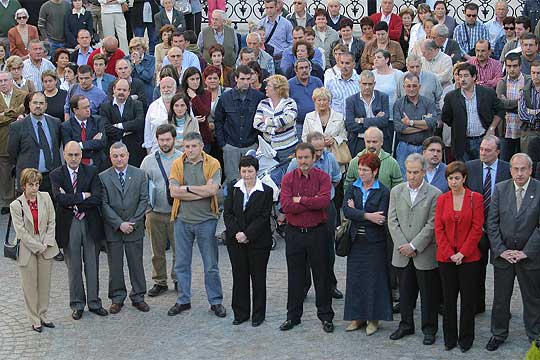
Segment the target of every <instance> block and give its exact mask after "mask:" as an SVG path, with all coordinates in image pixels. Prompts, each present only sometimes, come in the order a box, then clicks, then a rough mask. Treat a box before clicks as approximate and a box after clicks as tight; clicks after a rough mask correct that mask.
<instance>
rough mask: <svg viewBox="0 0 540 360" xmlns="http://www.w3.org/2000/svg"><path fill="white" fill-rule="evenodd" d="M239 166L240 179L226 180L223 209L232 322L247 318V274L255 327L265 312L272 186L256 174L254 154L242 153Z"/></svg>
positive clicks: (257, 168)
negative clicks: (251, 295)
mask: <svg viewBox="0 0 540 360" xmlns="http://www.w3.org/2000/svg"><path fill="white" fill-rule="evenodd" d="M239 168H240V177H241V179H240V180H239V181H233V182H231V183H230V184H229V186H228V188H227V190H228V191H227V197H226V199H225V206H224V207H225V209H224V212H223V218H224V220H225V227H226V241H227V249H228V250H229V258H230V260H231V266H232V275H233V291H232V305H231V306H232V309H233V312H234V321H233V325H240V324H241V323H243V322H245V321H247V320H249V317H250V299H249V293H250V291H249V280H250V278H251V285H252V288H253V311H252V313H251V314H252V315H251V325H252V326H253V327H257V326H259V325H261V324H262V323H263V321H264V318H265V315H266V266H267V265H268V258H269V257H270V248H271V247H272V230H271V228H270V212H271V210H272V201H273V190H272V188H271V187H269V186H267V185H265V184H263V183H262V182H261V180H259V179H258V178H257V171H258V170H259V161H258V160H257V159H256V158H254V157H252V156H245V157H243V158H242V159H240V165H239Z"/></svg>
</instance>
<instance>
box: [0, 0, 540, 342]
mask: <svg viewBox="0 0 540 360" xmlns="http://www.w3.org/2000/svg"><path fill="white" fill-rule="evenodd" d="M21 3H24V1H22V0H0V18H1V19H2V22H1V23H0V40H4V41H6V42H4V43H3V44H1V45H0V67H1V68H0V93H1V95H2V97H1V98H0V202H1V204H0V206H1V207H2V209H1V212H2V214H3V215H5V214H8V213H10V216H11V218H12V220H13V226H14V228H15V231H16V239H18V240H20V251H19V256H18V260H17V263H18V265H19V269H20V275H21V276H20V278H21V282H22V288H23V293H24V299H25V305H26V309H27V313H28V317H29V320H30V322H31V324H32V329H33V330H35V331H37V332H42V331H43V328H44V327H46V328H54V326H55V325H54V323H53V322H52V321H51V320H50V319H49V317H48V314H47V309H48V304H49V290H50V289H49V287H50V276H51V261H53V260H52V259H54V260H56V261H63V260H65V263H66V267H67V274H68V282H69V306H70V308H71V310H72V314H71V316H72V318H73V319H74V320H80V319H81V318H82V317H83V314H84V310H85V308H86V307H88V310H89V311H90V312H92V313H95V314H97V315H99V316H107V315H108V314H109V313H110V314H116V313H118V312H120V311H122V308H123V305H124V303H125V301H126V298H127V297H128V296H129V299H130V301H131V304H132V305H133V306H134V307H135V308H136V309H138V310H140V311H142V312H147V311H149V310H150V306H149V305H148V303H147V302H146V301H145V296H146V295H148V296H150V297H156V296H159V295H161V294H163V293H165V292H167V291H168V289H169V284H172V285H173V286H174V288H175V290H176V291H177V293H178V297H177V300H176V302H175V304H174V305H173V306H172V307H171V308H170V309H169V310H168V315H170V316H175V315H178V314H180V313H182V312H184V311H188V310H189V309H190V308H191V275H192V274H191V268H192V252H193V245H194V242H195V241H196V243H197V246H198V248H199V252H200V254H201V257H202V260H203V266H204V282H205V288H206V294H207V300H208V303H209V304H210V308H211V310H212V311H213V312H214V314H215V315H216V316H218V317H226V314H227V312H226V309H225V307H224V306H223V289H222V283H221V277H220V269H219V265H218V241H217V238H216V236H215V234H216V226H217V222H218V219H219V217H220V216H223V219H224V222H225V227H226V232H225V235H224V242H225V244H226V245H227V250H228V253H229V258H230V262H231V265H232V275H233V289H232V304H231V306H232V310H233V313H234V321H233V324H234V325H239V324H242V323H244V322H246V321H248V320H249V319H251V324H252V326H254V327H257V326H259V325H261V324H262V323H263V322H264V320H265V312H266V273H267V264H268V259H269V256H270V250H271V248H272V236H273V235H272V227H271V221H270V220H271V217H272V216H274V215H273V214H274V213H276V212H277V213H278V215H277V216H276V217H277V221H278V222H279V223H280V224H283V225H284V226H285V244H286V252H285V253H286V258H287V272H288V277H287V317H286V320H285V321H284V322H283V324H282V325H281V326H280V330H282V331H287V330H291V329H292V328H294V327H295V326H297V325H298V324H300V322H301V318H302V312H303V302H304V299H305V297H306V295H307V293H308V291H309V289H310V287H311V284H312V277H313V285H314V287H315V294H316V306H317V316H318V318H319V319H320V321H321V323H322V328H323V330H324V331H325V332H333V331H334V324H333V318H334V316H335V314H334V311H333V308H332V299H341V298H344V301H345V309H344V314H343V317H344V319H345V320H348V321H350V323H349V324H348V326H347V328H346V330H347V331H355V330H358V329H361V328H363V327H365V331H366V334H367V335H372V334H374V333H376V332H377V330H378V329H379V325H380V322H381V321H391V320H393V317H394V314H397V313H399V314H400V316H401V320H400V322H399V326H398V328H397V329H396V330H395V331H394V332H392V334H391V335H390V339H392V340H398V339H401V338H403V337H405V336H408V335H411V334H414V332H415V324H414V316H413V312H414V309H415V307H416V303H417V298H418V294H420V301H421V308H420V310H421V330H422V333H423V335H424V339H423V344H424V345H427V346H429V345H432V344H434V343H435V342H436V335H437V332H438V329H439V326H438V322H439V318H438V313H440V314H441V315H442V330H443V335H444V347H445V349H446V350H452V349H453V348H455V347H456V346H459V348H460V349H461V351H462V352H466V351H468V350H469V349H470V348H471V347H472V346H473V342H474V337H475V335H474V334H475V331H474V330H475V316H476V315H477V314H480V313H484V312H485V311H486V310H487V309H489V304H486V291H493V292H494V293H493V302H492V306H491V333H492V337H491V338H490V339H489V341H488V343H487V345H486V349H487V350H489V351H494V350H497V348H498V347H499V346H500V345H501V344H503V343H504V341H505V340H506V339H507V337H508V332H509V319H510V299H511V296H512V292H513V288H514V287H513V284H514V279H515V278H516V277H517V279H518V281H519V285H520V287H519V289H520V291H521V296H522V299H523V320H524V324H525V331H526V335H527V337H528V339H529V340H530V341H533V340H538V339H539V336H540V290H539V289H540V274H539V270H538V269H539V268H540V267H539V266H538V264H539V261H540V234H539V233H538V229H539V228H540V203H539V202H540V183H539V182H538V180H536V178H538V177H539V175H540V170H539V169H538V166H537V165H538V162H539V161H540V151H539V149H540V55H539V54H538V38H539V35H540V25H537V24H536V22H537V21H538V19H536V18H535V17H534V16H536V15H535V14H537V10H534V9H533V5H531V4H529V3H530V2H529V1H527V2H526V6H525V8H524V10H523V14H522V15H521V16H517V17H513V16H509V15H508V14H509V9H508V5H507V3H506V2H505V1H498V2H497V3H496V4H495V17H494V18H493V19H492V20H490V21H489V22H487V23H486V24H484V23H482V22H481V21H480V20H479V19H478V15H479V13H478V12H479V7H478V5H477V4H475V3H467V4H465V6H464V10H463V16H464V19H465V22H464V23H460V24H457V23H456V21H455V19H454V18H453V17H450V16H448V7H447V5H448V4H447V3H446V2H444V1H441V0H438V1H435V2H423V3H420V4H417V7H416V8H413V7H406V6H404V7H403V8H402V9H401V10H400V11H399V13H395V12H394V11H395V9H396V7H395V4H394V1H393V0H382V3H381V9H380V10H381V12H379V13H374V14H371V15H370V16H366V17H363V18H362V19H355V20H359V23H360V29H361V31H362V35H361V37H358V38H357V37H355V36H354V34H353V28H354V22H353V20H351V19H349V18H347V17H346V16H344V15H342V14H340V3H339V1H338V0H328V2H327V4H326V8H325V9H324V8H317V9H315V11H314V14H313V15H312V14H310V13H309V12H308V7H307V3H306V0H294V2H293V4H292V7H291V11H290V12H289V11H287V10H286V8H284V6H283V1H282V0H264V17H263V18H262V19H261V20H260V21H259V22H258V23H254V24H250V28H249V33H248V34H247V35H242V34H240V33H237V32H236V31H235V30H234V29H233V28H232V27H231V26H230V25H228V24H227V21H226V20H227V15H226V12H225V4H224V2H222V1H209V3H208V7H209V9H208V19H209V21H210V24H209V25H208V26H207V27H206V26H204V27H203V28H202V29H201V6H200V2H198V1H193V0H192V1H190V2H189V3H190V4H191V5H190V9H186V8H185V7H184V2H183V1H178V0H175V1H173V0H162V1H161V2H160V3H159V4H158V1H155V0H133V1H132V0H128V1H126V0H97V1H92V0H86V1H82V0H72V1H66V0H48V1H42V2H39V1H35V2H32V4H28V5H25V6H27V7H28V8H30V6H32V9H31V10H30V9H27V8H25V7H23V6H22V5H21ZM27 3H28V2H27ZM36 3H40V4H39V6H38V7H37V9H36V7H35V5H36ZM533 3H534V2H533ZM527 4H528V5H527ZM35 12H38V13H39V18H38V19H31V16H30V13H32V14H34V13H35ZM126 20H128V21H127V22H126ZM535 25H536V26H535ZM535 27H536V30H535ZM145 32H146V37H145ZM147 40H148V41H147ZM8 44H9V45H8ZM263 145H265V146H266V147H267V148H269V149H271V152H272V157H273V158H274V160H275V161H276V163H277V164H278V169H281V170H280V171H281V173H280V174H279V180H276V181H275V184H273V185H276V184H278V185H279V192H280V193H279V201H277V202H276V201H275V200H276V196H275V195H274V192H275V191H276V190H277V188H274V187H272V186H269V184H268V183H263V181H262V180H261V179H260V177H259V176H258V171H259V170H260V166H261V164H260V162H259V160H258V158H257V157H256V156H254V155H253V151H254V150H257V149H258V148H260V147H261V146H263ZM261 163H262V161H261ZM222 169H223V171H222ZM222 195H223V196H222ZM222 197H224V200H223V201H222ZM339 226H342V227H345V228H346V231H347V232H348V235H349V236H348V238H349V239H350V241H351V244H350V249H349V251H348V254H347V274H346V275H347V276H346V287H345V289H346V290H345V294H343V293H342V292H341V291H340V290H339V288H338V281H337V279H336V276H335V274H334V269H333V268H334V262H335V252H334V238H335V232H336V228H337V227H339ZM145 235H147V236H148V239H149V241H150V242H151V249H152V282H153V285H152V287H151V288H150V289H149V290H148V289H147V282H146V275H145V271H144V266H143V265H144V264H143V239H144V238H145ZM168 245H170V247H171V248H172V252H173V261H172V264H169V266H170V275H169V274H168V272H169V270H168V265H167V260H166V255H165V254H166V250H167V247H168ZM59 249H60V250H59ZM102 250H105V251H106V253H107V259H108V270H109V284H108V297H109V299H110V301H111V304H110V306H109V308H108V310H106V309H105V308H104V306H103V303H102V301H101V298H100V296H99V287H98V274H99V254H100V252H101V251H102ZM62 251H63V252H62ZM124 254H125V257H126V258H127V266H128V268H129V279H130V282H131V290H130V292H129V293H128V292H127V287H126V284H125V280H124V272H123V269H124ZM489 260H490V261H491V264H492V265H493V269H494V281H493V284H491V283H490V284H486V268H487V265H488V261H489ZM83 278H84V279H83ZM251 289H252V290H251ZM250 294H251V295H250ZM458 295H459V298H460V301H461V306H460V307H459V309H460V310H459V313H460V315H459V322H458V317H457V314H458V306H457V299H458Z"/></svg>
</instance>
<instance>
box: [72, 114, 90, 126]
mask: <svg viewBox="0 0 540 360" xmlns="http://www.w3.org/2000/svg"><path fill="white" fill-rule="evenodd" d="M73 117H74V118H75V120H77V122H78V123H79V126H80V127H82V123H83V122H84V126H85V127H87V126H88V119H86V120H84V121H83V120H79V119H77V117H76V116H73Z"/></svg>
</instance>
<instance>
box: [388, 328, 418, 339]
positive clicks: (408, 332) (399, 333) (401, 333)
mask: <svg viewBox="0 0 540 360" xmlns="http://www.w3.org/2000/svg"><path fill="white" fill-rule="evenodd" d="M413 334H414V330H405V329H397V330H396V331H394V332H393V333H392V334H391V335H390V340H399V339H401V338H403V337H405V336H409V335H413Z"/></svg>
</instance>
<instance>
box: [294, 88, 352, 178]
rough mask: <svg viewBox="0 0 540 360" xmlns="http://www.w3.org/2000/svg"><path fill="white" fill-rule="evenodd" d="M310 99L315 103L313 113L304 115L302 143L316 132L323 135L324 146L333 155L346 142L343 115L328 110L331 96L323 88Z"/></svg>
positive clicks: (316, 91) (315, 91)
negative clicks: (311, 133) (310, 134)
mask: <svg viewBox="0 0 540 360" xmlns="http://www.w3.org/2000/svg"><path fill="white" fill-rule="evenodd" d="M311 98H312V99H313V102H314V103H315V111H312V112H310V113H308V114H306V118H305V120H304V128H303V130H302V141H304V142H306V141H307V136H308V134H309V133H310V132H314V131H318V132H320V133H322V134H323V135H324V144H325V145H326V147H327V150H328V151H329V152H332V153H334V152H335V151H334V150H335V149H337V148H339V146H340V145H341V144H342V143H343V142H347V130H345V118H344V116H343V114H341V113H339V112H336V111H334V110H332V109H331V108H330V101H331V99H332V94H331V93H330V91H328V89H326V88H324V87H321V88H318V89H315V90H314V91H313V95H312V96H311ZM334 144H335V145H336V146H334ZM334 155H335V154H334ZM342 170H344V167H343V169H342Z"/></svg>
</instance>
